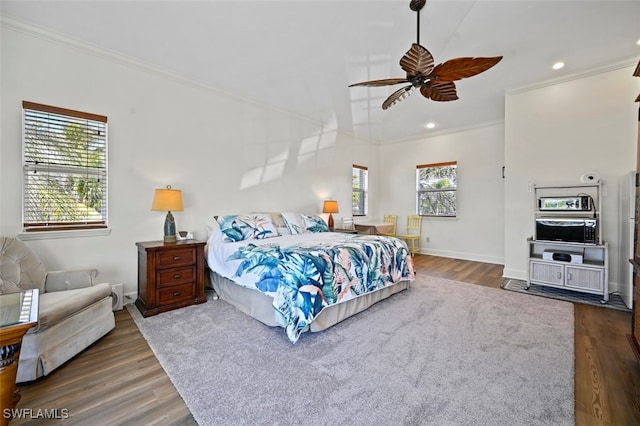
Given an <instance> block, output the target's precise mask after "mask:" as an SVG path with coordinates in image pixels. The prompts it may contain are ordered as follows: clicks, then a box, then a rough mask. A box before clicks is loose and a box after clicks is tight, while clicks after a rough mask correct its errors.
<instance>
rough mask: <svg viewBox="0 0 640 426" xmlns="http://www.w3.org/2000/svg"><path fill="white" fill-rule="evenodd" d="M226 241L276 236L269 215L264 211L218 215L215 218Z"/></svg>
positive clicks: (276, 233)
mask: <svg viewBox="0 0 640 426" xmlns="http://www.w3.org/2000/svg"><path fill="white" fill-rule="evenodd" d="M216 220H217V222H218V225H220V230H221V231H222V233H223V234H224V240H225V241H226V242H235V241H243V240H252V239H256V240H261V239H264V238H271V237H277V236H278V235H279V234H278V231H277V230H276V227H275V225H274V224H273V221H272V220H271V216H270V215H268V214H264V213H253V214H244V215H237V214H233V215H226V216H218V218H217V219H216Z"/></svg>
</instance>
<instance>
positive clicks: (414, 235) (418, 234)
mask: <svg viewBox="0 0 640 426" xmlns="http://www.w3.org/2000/svg"><path fill="white" fill-rule="evenodd" d="M398 238H400V239H402V240H405V241H406V242H407V246H409V251H410V252H411V256H413V255H415V254H416V253H420V239H421V238H422V218H421V217H420V216H419V215H417V214H410V215H409V216H407V231H406V234H404V235H398Z"/></svg>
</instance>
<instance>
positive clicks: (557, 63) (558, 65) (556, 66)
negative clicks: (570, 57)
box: [552, 62, 564, 70]
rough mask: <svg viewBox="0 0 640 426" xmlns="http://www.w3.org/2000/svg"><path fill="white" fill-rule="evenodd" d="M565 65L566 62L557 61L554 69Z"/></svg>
mask: <svg viewBox="0 0 640 426" xmlns="http://www.w3.org/2000/svg"><path fill="white" fill-rule="evenodd" d="M562 67H564V62H556V63H555V64H553V67H552V68H553V69H554V70H559V69H560V68H562Z"/></svg>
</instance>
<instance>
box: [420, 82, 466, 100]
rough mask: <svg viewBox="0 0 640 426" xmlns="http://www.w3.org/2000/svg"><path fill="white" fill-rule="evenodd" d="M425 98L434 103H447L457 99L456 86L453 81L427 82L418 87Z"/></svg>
mask: <svg viewBox="0 0 640 426" xmlns="http://www.w3.org/2000/svg"><path fill="white" fill-rule="evenodd" d="M420 93H422V96H424V97H425V98H428V99H431V100H433V101H436V102H448V101H455V100H456V99H458V93H457V91H456V85H455V83H454V82H453V81H428V82H426V83H424V84H423V85H422V86H421V87H420Z"/></svg>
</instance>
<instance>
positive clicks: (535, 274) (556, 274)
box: [529, 262, 564, 286]
mask: <svg viewBox="0 0 640 426" xmlns="http://www.w3.org/2000/svg"><path fill="white" fill-rule="evenodd" d="M530 269H531V271H530V273H529V279H530V280H531V281H539V282H543V283H548V284H553V285H559V286H561V285H563V283H564V277H563V267H562V265H558V264H552V263H544V262H531V268H530Z"/></svg>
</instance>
